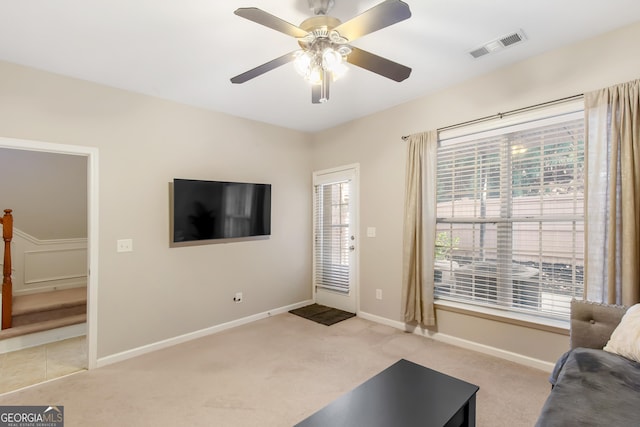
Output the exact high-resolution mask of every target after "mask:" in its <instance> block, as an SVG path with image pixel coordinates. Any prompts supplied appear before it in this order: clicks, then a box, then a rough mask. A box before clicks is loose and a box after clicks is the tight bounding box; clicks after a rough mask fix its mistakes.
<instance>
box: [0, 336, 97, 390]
mask: <svg viewBox="0 0 640 427" xmlns="http://www.w3.org/2000/svg"><path fill="white" fill-rule="evenodd" d="M86 365H87V346H86V339H85V337H84V336H82V337H76V338H70V339H67V340H63V341H58V342H54V343H50V344H45V345H40V346H37V347H31V348H26V349H24V350H18V351H13V352H10V353H4V354H0V394H2V393H6V392H9V391H13V390H18V389H20V388H23V387H26V386H29V385H33V384H38V383H41V382H43V381H47V380H51V379H54V378H59V377H62V376H65V375H68V374H72V373H74V372H77V371H81V370H83V369H86Z"/></svg>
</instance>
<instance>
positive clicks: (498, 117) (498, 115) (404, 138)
mask: <svg viewBox="0 0 640 427" xmlns="http://www.w3.org/2000/svg"><path fill="white" fill-rule="evenodd" d="M583 96H584V94H583V93H580V94H578V95H572V96H567V97H565V98H560V99H556V100H554V101H547V102H541V103H540V104H535V105H530V106H528V107H523V108H517V109H515V110H510V111H507V112H505V113H496V114H493V115H491V116H485V117H481V118H479V119H473V120H468V121H466V122H461V123H456V124H455V125H449V126H445V127H441V128H438V129H436V130H437V131H438V132H441V131H443V130H448V129H455V128H457V127H461V126H467V125H471V124H475V123H481V122H486V121H488V120H493V119H501V118H503V117H504V116H508V115H511V114H516V113H522V112H524V111H528V110H533V109H535V108H539V107H545V106H547V105H553V104H559V103H562V102H566V101H572V100H574V99H578V98H581V97H583ZM410 136H411V135H403V136H402V137H401V139H402V140H403V141H406V140H407V139H409V137H410Z"/></svg>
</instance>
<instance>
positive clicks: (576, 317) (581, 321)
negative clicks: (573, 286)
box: [570, 299, 627, 349]
mask: <svg viewBox="0 0 640 427" xmlns="http://www.w3.org/2000/svg"><path fill="white" fill-rule="evenodd" d="M626 311H627V307H624V306H621V305H612V304H601V303H597V302H592V301H584V300H578V299H574V300H572V301H571V337H570V338H571V348H576V347H587V348H597V349H602V347H604V346H605V345H606V344H607V341H609V338H610V337H611V334H612V333H613V331H614V330H615V328H616V327H617V326H618V324H619V323H620V319H622V316H624V314H625V312H626Z"/></svg>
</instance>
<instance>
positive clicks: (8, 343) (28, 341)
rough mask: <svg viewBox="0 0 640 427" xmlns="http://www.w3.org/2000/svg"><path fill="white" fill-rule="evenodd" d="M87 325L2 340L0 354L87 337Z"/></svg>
mask: <svg viewBox="0 0 640 427" xmlns="http://www.w3.org/2000/svg"><path fill="white" fill-rule="evenodd" d="M86 333H87V324H86V323H78V324H77V325H69V326H64V327H62V328H57V329H50V330H48V331H42V332H36V333H33V334H29V335H22V336H19V337H13V338H7V339H4V340H0V354H4V353H8V352H10V351H18V350H22V349H25V348H30V347H36V346H38V345H44V344H49V343H52V342H56V341H62V340H66V339H69V338H75V337H80V336H83V335H86Z"/></svg>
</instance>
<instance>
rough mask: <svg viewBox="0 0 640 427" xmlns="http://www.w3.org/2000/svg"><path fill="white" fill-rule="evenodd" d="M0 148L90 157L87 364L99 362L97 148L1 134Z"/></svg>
mask: <svg viewBox="0 0 640 427" xmlns="http://www.w3.org/2000/svg"><path fill="white" fill-rule="evenodd" d="M0 148H12V149H18V150H27V151H41V152H46V153H57V154H68V155H74V156H85V157H87V224H88V230H87V244H88V246H87V252H88V253H87V256H88V260H87V263H88V271H89V277H88V280H87V359H88V360H87V367H88V368H89V369H93V368H96V367H97V365H98V363H97V361H98V355H97V349H98V345H97V344H98V333H97V331H98V247H99V246H98V231H99V227H98V224H99V221H98V212H99V209H98V188H99V186H98V176H99V174H98V149H97V148H95V147H85V146H81V145H66V144H54V143H50V142H42V141H32V140H26V139H15V138H3V137H0Z"/></svg>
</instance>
